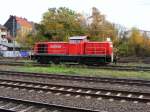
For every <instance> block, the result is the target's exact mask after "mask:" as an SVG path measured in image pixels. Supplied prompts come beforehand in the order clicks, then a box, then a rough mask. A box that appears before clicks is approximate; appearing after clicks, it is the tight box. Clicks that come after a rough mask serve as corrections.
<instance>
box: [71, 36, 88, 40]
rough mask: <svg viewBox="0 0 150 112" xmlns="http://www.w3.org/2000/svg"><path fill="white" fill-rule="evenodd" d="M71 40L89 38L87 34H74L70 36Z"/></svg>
mask: <svg viewBox="0 0 150 112" xmlns="http://www.w3.org/2000/svg"><path fill="white" fill-rule="evenodd" d="M69 39H70V40H75V39H77V40H83V39H87V36H72V37H70V38H69Z"/></svg>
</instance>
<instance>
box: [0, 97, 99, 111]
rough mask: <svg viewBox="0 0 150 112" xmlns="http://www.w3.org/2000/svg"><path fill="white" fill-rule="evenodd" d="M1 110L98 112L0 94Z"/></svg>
mask: <svg viewBox="0 0 150 112" xmlns="http://www.w3.org/2000/svg"><path fill="white" fill-rule="evenodd" d="M0 111H1V112H56V111H61V112H99V111H98V110H90V109H84V108H78V107H68V106H64V105H57V104H48V103H42V102H36V101H30V100H22V99H16V98H9V97H1V96H0Z"/></svg>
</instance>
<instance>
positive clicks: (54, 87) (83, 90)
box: [0, 79, 150, 105]
mask: <svg viewBox="0 0 150 112" xmlns="http://www.w3.org/2000/svg"><path fill="white" fill-rule="evenodd" d="M0 88H14V89H19V90H28V91H30V92H31V91H32V92H33V91H34V92H39V93H43V94H52V93H53V94H55V95H65V96H68V97H69V96H74V97H77V98H78V97H85V98H86V99H91V98H96V99H97V100H103V99H104V100H109V101H114V100H117V101H120V102H126V101H131V102H133V103H146V104H148V105H150V93H146V92H131V91H121V90H112V89H99V88H98V89H96V88H90V87H77V86H66V85H58V84H44V83H35V82H26V81H13V80H4V79H0Z"/></svg>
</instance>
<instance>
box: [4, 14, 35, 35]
mask: <svg viewBox="0 0 150 112" xmlns="http://www.w3.org/2000/svg"><path fill="white" fill-rule="evenodd" d="M4 26H5V27H6V28H7V29H8V31H9V32H10V35H11V36H12V37H16V36H17V35H18V34H20V35H24V34H28V33H31V32H32V31H33V28H34V24H33V22H29V21H28V20H27V19H26V18H22V17H17V16H12V15H11V16H10V17H9V19H8V20H7V21H6V23H5V24H4Z"/></svg>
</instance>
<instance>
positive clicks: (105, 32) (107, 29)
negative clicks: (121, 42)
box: [89, 7, 117, 42]
mask: <svg viewBox="0 0 150 112" xmlns="http://www.w3.org/2000/svg"><path fill="white" fill-rule="evenodd" d="M89 19H90V21H91V23H90V24H89V34H90V36H91V39H92V40H101V41H104V40H106V38H107V37H110V38H111V39H112V41H113V42H116V40H117V30H116V29H115V27H114V25H113V24H112V23H110V22H109V21H107V20H106V18H105V15H103V14H101V12H100V11H99V10H98V9H97V8H96V7H93V8H92V16H90V17H89Z"/></svg>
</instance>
